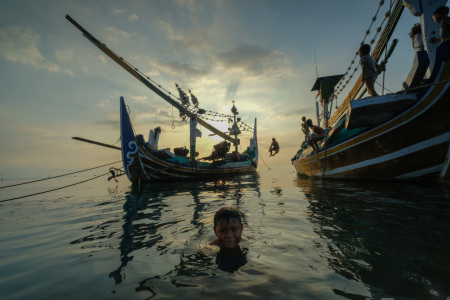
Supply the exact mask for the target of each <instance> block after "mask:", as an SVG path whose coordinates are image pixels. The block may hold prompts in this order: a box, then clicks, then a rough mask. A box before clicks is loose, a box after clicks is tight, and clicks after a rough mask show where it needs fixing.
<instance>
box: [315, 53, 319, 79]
mask: <svg viewBox="0 0 450 300" xmlns="http://www.w3.org/2000/svg"><path fill="white" fill-rule="evenodd" d="M314 64H315V65H316V78H319V72H318V71H317V57H316V49H314Z"/></svg>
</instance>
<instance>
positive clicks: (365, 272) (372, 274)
mask: <svg viewBox="0 0 450 300" xmlns="http://www.w3.org/2000/svg"><path fill="white" fill-rule="evenodd" d="M295 185H296V186H298V187H299V188H300V190H301V191H302V193H304V194H305V196H306V198H307V199H308V201H309V206H308V211H307V218H308V220H309V221H310V222H311V223H312V224H314V231H315V232H316V233H317V235H318V236H319V237H320V239H319V240H316V241H314V243H315V245H316V248H318V249H321V251H322V252H323V253H324V258H325V259H326V260H327V263H328V265H329V266H330V267H331V268H333V269H334V270H335V272H336V273H338V274H339V275H341V276H343V277H345V278H347V279H348V280H356V281H357V282H361V283H363V284H364V285H365V286H366V287H368V290H369V291H370V293H371V295H372V298H373V299H380V298H383V297H388V296H389V297H392V296H394V297H408V298H409V297H411V298H421V299H446V297H447V295H449V294H450V287H449V286H450V284H449V283H450V282H449V278H450V255H449V253H450V252H449V249H450V201H449V198H450V196H449V190H448V189H447V188H446V187H444V186H442V185H439V184H435V185H422V184H411V183H386V182H383V183H377V182H375V183H367V182H346V181H345V182H341V181H314V180H305V179H301V178H297V179H296V180H295ZM333 291H334V293H335V294H336V295H339V296H343V297H346V298H349V299H355V298H365V297H361V296H360V295H354V294H351V293H349V292H348V291H345V290H340V289H334V290H333Z"/></svg>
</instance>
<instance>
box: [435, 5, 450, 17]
mask: <svg viewBox="0 0 450 300" xmlns="http://www.w3.org/2000/svg"><path fill="white" fill-rule="evenodd" d="M448 10H449V9H448V7H447V6H439V7H438V8H436V10H435V11H434V13H433V15H437V14H439V15H440V16H446V15H448Z"/></svg>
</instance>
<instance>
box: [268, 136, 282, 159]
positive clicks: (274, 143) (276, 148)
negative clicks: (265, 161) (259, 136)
mask: <svg viewBox="0 0 450 300" xmlns="http://www.w3.org/2000/svg"><path fill="white" fill-rule="evenodd" d="M273 151H275V153H272V152H273ZM278 151H280V145H279V144H278V142H277V141H276V140H275V138H273V139H272V144H270V148H269V152H270V156H275V154H277V153H278Z"/></svg>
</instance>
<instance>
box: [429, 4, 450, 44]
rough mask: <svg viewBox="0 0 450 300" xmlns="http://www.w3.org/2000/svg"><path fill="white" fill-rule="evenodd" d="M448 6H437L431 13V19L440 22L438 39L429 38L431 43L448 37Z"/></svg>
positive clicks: (449, 26) (449, 18)
mask: <svg viewBox="0 0 450 300" xmlns="http://www.w3.org/2000/svg"><path fill="white" fill-rule="evenodd" d="M448 11H449V8H448V7H447V6H440V7H438V8H437V9H436V10H435V11H434V13H433V20H434V21H435V22H436V23H438V24H439V23H440V24H441V25H440V26H439V39H438V38H437V37H432V38H430V42H431V43H433V44H434V43H437V42H441V43H442V42H443V41H445V40H446V39H448V38H450V17H449V16H448Z"/></svg>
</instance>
